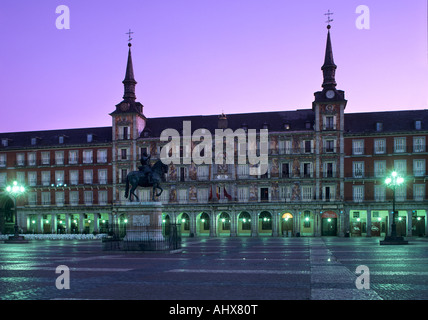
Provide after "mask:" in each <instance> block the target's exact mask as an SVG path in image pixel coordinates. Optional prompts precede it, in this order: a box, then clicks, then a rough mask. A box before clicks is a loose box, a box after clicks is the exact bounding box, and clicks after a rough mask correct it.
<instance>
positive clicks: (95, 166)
mask: <svg viewBox="0 0 428 320" xmlns="http://www.w3.org/2000/svg"><path fill="white" fill-rule="evenodd" d="M336 68H337V66H336V65H335V63H334V59H333V50H332V45H331V39H330V29H329V30H328V34H327V41H326V48H325V59H324V64H323V66H322V68H321V69H322V73H323V82H322V89H321V90H320V91H317V92H315V94H314V101H313V103H312V106H311V107H310V108H308V109H301V110H293V111H280V112H259V113H244V114H227V115H226V114H221V115H211V116H182V117H163V118H148V117H146V116H145V113H144V111H145V110H144V106H143V104H141V103H140V102H138V101H137V98H136V85H137V82H136V80H135V77H134V70H133V64H132V55H131V45H130V44H129V51H128V60H127V65H126V72H125V79H124V80H123V85H124V96H123V100H122V101H121V102H119V103H118V104H117V105H116V106H115V108H112V109H113V110H109V111H110V112H111V113H110V116H111V118H112V126H111V127H102V128H82V129H64V130H50V131H35V132H15V133H0V140H1V145H0V188H1V190H2V191H1V193H0V232H1V233H12V232H13V225H14V223H15V221H14V219H15V218H14V211H13V210H14V204H13V201H12V199H11V198H10V196H9V195H8V194H7V193H6V192H5V187H6V186H7V185H9V184H10V183H11V182H12V181H14V180H15V181H17V182H18V183H19V184H23V185H25V186H26V189H27V192H26V194H25V195H23V196H20V197H18V199H17V204H16V207H17V210H18V225H19V226H20V228H21V229H22V231H23V232H34V233H89V232H105V231H106V230H108V228H109V225H111V224H112V223H119V224H123V225H126V224H127V212H128V211H129V210H131V209H132V210H134V209H138V206H139V205H141V204H140V203H139V202H136V199H135V198H134V199H133V200H134V202H130V200H129V199H127V198H125V188H126V177H127V175H128V173H130V172H131V171H137V170H138V166H139V159H140V158H141V156H142V155H143V154H145V153H146V154H148V155H150V156H151V162H152V164H153V163H154V162H156V161H157V160H159V159H160V157H161V152H162V150H163V148H164V147H165V146H166V145H167V144H169V143H170V141H163V139H161V138H160V137H161V134H162V132H163V131H164V130H165V129H173V130H176V132H178V133H179V134H180V135H181V140H182V141H184V140H185V139H189V140H190V143H189V144H184V143H182V144H177V145H175V146H174V148H176V149H174V152H176V153H177V154H179V155H180V159H181V160H183V156H184V155H188V154H192V153H193V152H194V151H195V148H196V147H197V146H198V142H195V141H191V139H190V137H189V136H186V134H187V133H186V132H185V130H184V129H183V128H184V124H185V123H190V124H191V128H192V130H191V133H193V132H194V130H197V129H200V131H198V132H199V133H201V134H203V135H205V134H209V135H210V136H211V137H212V141H213V148H212V149H213V150H214V149H215V146H214V141H215V137H214V133H215V132H216V129H220V130H226V129H231V131H232V132H234V133H236V135H237V137H236V138H235V139H234V146H235V148H234V154H233V155H232V158H233V160H234V161H233V163H225V162H221V163H219V162H218V161H215V158H216V156H217V155H218V154H217V153H216V152H212V155H211V156H210V157H211V160H212V161H211V162H210V163H201V164H196V163H194V162H192V161H190V162H189V163H186V161H180V162H178V163H170V164H168V167H169V169H168V173H167V177H166V181H165V182H164V183H163V184H162V188H163V189H164V191H163V193H162V194H161V196H160V197H159V198H157V199H156V200H157V201H160V202H162V204H163V223H165V224H168V223H178V224H180V225H181V226H180V227H181V232H182V235H184V236H211V237H215V236H232V237H233V236H274V237H277V236H287V237H289V236H352V237H359V236H379V237H382V236H384V235H385V234H388V233H389V232H390V229H391V228H390V225H391V223H392V200H393V199H392V190H391V189H389V188H388V187H387V186H386V185H385V178H386V176H387V175H389V174H390V173H391V172H392V171H394V170H395V171H396V172H398V173H399V174H400V175H401V176H402V177H403V178H404V184H403V185H401V186H399V187H397V188H396V190H395V203H396V210H398V218H397V231H398V232H399V234H401V235H403V236H425V235H427V234H428V230H427V228H428V227H427V220H428V219H427V211H426V210H427V208H426V207H427V203H428V202H427V197H426V159H427V155H428V154H427V150H426V136H427V134H428V111H426V110H415V111H391V112H370V113H345V109H346V105H347V100H346V99H345V92H344V91H342V90H338V89H337V88H336V87H337V83H336V79H335V72H336ZM251 129H256V132H257V137H258V139H259V140H258V141H256V145H255V146H254V149H255V150H257V151H258V153H259V154H260V150H261V146H260V139H261V135H262V131H263V132H265V131H266V132H267V134H268V145H269V147H268V170H267V172H259V174H256V175H253V174H250V173H251V170H252V169H253V168H254V165H251V164H249V163H248V161H247V162H245V163H240V162H239V161H238V158H239V156H240V155H241V154H242V152H243V153H245V151H246V150H244V151H243V150H240V144H239V143H238V142H239V138H238V132H244V135H246V133H247V132H249V131H250V130H251ZM170 146H171V144H170ZM203 152H204V153H205V152H208V150H204V151H203ZM204 156H205V154H204ZM137 196H138V198H139V201H141V202H148V201H151V199H152V196H153V195H152V189H151V188H139V189H137Z"/></svg>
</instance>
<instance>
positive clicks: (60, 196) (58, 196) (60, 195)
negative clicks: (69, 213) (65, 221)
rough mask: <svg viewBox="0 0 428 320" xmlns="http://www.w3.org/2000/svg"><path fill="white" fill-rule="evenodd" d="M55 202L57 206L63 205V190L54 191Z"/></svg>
mask: <svg viewBox="0 0 428 320" xmlns="http://www.w3.org/2000/svg"><path fill="white" fill-rule="evenodd" d="M55 204H56V205H57V206H59V207H60V206H63V205H64V192H63V191H58V192H55Z"/></svg>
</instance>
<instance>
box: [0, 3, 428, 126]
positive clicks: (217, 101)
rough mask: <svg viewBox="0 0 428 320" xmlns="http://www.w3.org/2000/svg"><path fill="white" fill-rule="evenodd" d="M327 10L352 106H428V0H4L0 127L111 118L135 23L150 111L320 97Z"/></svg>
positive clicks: (341, 81)
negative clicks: (364, 12)
mask: <svg viewBox="0 0 428 320" xmlns="http://www.w3.org/2000/svg"><path fill="white" fill-rule="evenodd" d="M59 5H67V6H68V7H69V8H70V29H69V30H58V29H57V28H56V26H55V21H56V18H57V17H58V16H59V14H56V13H55V10H56V7H57V6H59ZM359 5H367V6H368V7H369V9H370V29H369V30H359V29H358V28H357V27H356V25H355V21H356V19H357V18H358V16H359V14H357V13H355V10H356V8H357V6H359ZM328 9H330V10H331V11H332V12H334V15H333V16H332V18H333V19H334V21H333V23H332V30H331V37H332V44H333V51H334V59H335V63H336V65H337V66H338V69H337V72H336V80H337V83H338V89H341V90H344V91H345V93H346V98H347V100H348V105H347V108H346V112H348V113H351V112H364V111H383V110H409V109H424V108H426V109H428V65H427V62H428V50H427V38H428V37H427V0H412V1H407V0H406V1H404V0H398V1H396V0H394V1H389V0H388V1H387V0H365V1H364V2H363V1H353V0H347V1H343V0H331V1H328V0H303V1H287V0H162V1H155V0H121V1H118V0H117V1H106V0H103V1H101V0H90V1H84V0H56V1H53V0H43V1H34V0H25V1H24V0H2V1H1V3H0V21H1V26H2V27H1V29H0V38H1V39H2V50H1V51H0V97H1V111H2V112H1V117H0V132H13V131H33V130H49V129H61V128H64V129H68V128H80V127H98V126H110V125H111V117H110V116H109V113H110V112H112V111H113V110H114V106H115V104H117V103H119V102H120V101H121V100H122V96H123V85H122V80H123V78H124V76H125V67H126V58H127V50H128V46H127V35H126V34H125V33H126V32H127V31H128V29H129V28H131V29H132V31H133V32H134V34H133V41H132V44H133V46H132V55H133V63H134V72H135V78H136V80H137V82H138V84H137V89H136V93H137V100H138V101H140V102H141V103H142V104H143V105H144V114H145V115H146V116H147V117H149V118H150V117H163V116H176V115H177V116H178V115H199V114H220V113H221V112H222V111H224V112H225V113H226V114H228V113H242V112H261V111H277V110H296V109H305V108H311V105H312V101H313V99H314V96H313V93H314V92H315V91H319V90H320V89H321V83H322V72H321V69H320V68H321V65H322V63H323V59H324V50H325V41H326V34H327V30H326V23H325V21H326V17H325V16H324V13H325V12H327V10H328Z"/></svg>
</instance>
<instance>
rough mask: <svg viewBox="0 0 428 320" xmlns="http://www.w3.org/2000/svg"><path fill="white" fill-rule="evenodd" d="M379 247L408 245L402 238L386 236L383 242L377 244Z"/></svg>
mask: <svg viewBox="0 0 428 320" xmlns="http://www.w3.org/2000/svg"><path fill="white" fill-rule="evenodd" d="M379 244H380V245H405V244H409V242H408V241H407V240H404V238H403V237H397V236H395V237H394V236H386V237H385V239H384V240H381V241H380V242H379Z"/></svg>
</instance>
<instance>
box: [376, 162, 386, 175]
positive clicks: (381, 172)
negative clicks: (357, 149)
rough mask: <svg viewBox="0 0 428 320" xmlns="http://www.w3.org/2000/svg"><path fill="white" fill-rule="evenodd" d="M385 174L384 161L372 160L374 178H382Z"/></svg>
mask: <svg viewBox="0 0 428 320" xmlns="http://www.w3.org/2000/svg"><path fill="white" fill-rule="evenodd" d="M385 174H386V161H385V160H375V161H374V176H375V177H376V178H383V177H384V176H385Z"/></svg>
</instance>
